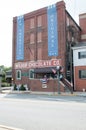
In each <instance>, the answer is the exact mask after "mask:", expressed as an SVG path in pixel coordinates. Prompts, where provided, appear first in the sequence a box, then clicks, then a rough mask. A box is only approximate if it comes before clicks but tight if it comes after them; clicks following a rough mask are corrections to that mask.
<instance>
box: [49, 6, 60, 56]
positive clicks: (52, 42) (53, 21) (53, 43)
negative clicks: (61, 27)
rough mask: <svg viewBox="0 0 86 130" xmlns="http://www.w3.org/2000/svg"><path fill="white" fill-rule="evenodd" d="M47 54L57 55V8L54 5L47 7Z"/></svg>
mask: <svg viewBox="0 0 86 130" xmlns="http://www.w3.org/2000/svg"><path fill="white" fill-rule="evenodd" d="M47 19H48V56H58V33H57V31H58V30H57V10H56V5H55V4H54V5H51V6H49V7H48V8H47Z"/></svg>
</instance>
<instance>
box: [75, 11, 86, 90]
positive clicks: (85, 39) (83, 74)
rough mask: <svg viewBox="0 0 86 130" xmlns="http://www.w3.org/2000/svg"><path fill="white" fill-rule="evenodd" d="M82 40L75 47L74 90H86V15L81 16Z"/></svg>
mask: <svg viewBox="0 0 86 130" xmlns="http://www.w3.org/2000/svg"><path fill="white" fill-rule="evenodd" d="M79 22H80V27H81V29H82V31H81V40H80V41H82V42H80V43H79V44H78V45H76V46H74V47H73V62H74V90H78V91H83V90H86V13H84V14H80V15H79Z"/></svg>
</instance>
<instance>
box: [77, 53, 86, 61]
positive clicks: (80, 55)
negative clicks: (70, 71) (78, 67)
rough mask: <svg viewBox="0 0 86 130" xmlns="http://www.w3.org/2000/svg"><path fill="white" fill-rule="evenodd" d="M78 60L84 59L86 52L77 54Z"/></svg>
mask: <svg viewBox="0 0 86 130" xmlns="http://www.w3.org/2000/svg"><path fill="white" fill-rule="evenodd" d="M78 58H79V59H82V58H86V51H82V52H78Z"/></svg>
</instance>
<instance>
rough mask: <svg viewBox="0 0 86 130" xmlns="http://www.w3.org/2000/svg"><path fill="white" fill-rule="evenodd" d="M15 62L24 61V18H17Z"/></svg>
mask: <svg viewBox="0 0 86 130" xmlns="http://www.w3.org/2000/svg"><path fill="white" fill-rule="evenodd" d="M16 43H17V44H16V60H24V16H18V17H17V42H16Z"/></svg>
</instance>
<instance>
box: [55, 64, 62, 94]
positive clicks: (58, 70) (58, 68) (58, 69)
mask: <svg viewBox="0 0 86 130" xmlns="http://www.w3.org/2000/svg"><path fill="white" fill-rule="evenodd" d="M56 68H57V79H58V94H61V92H60V77H59V74H60V73H59V72H60V66H57V67H56Z"/></svg>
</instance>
